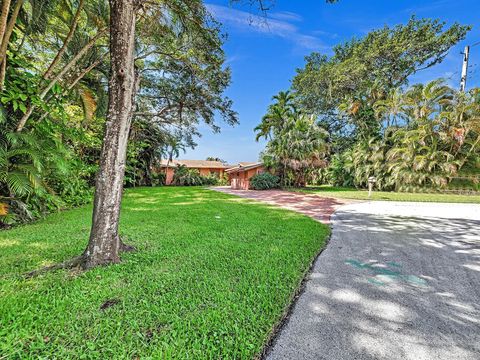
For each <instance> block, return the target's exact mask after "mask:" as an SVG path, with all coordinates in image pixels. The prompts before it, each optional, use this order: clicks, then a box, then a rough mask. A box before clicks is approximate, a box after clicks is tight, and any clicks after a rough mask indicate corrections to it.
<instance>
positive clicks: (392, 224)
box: [267, 202, 480, 360]
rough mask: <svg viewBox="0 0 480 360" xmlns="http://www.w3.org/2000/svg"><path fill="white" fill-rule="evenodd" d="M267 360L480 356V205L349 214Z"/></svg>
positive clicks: (401, 206)
mask: <svg viewBox="0 0 480 360" xmlns="http://www.w3.org/2000/svg"><path fill="white" fill-rule="evenodd" d="M267 359H269V360H279V359H288V360H295V359H312V360H313V359H315V360H319V359H328V360H335V359H339V360H340V359H342V360H343V359H389V360H390V359H399V360H400V359H402V360H403V359H412V360H421V359H431V360H434V359H435V360H437V359H445V360H453V359H462V360H474V359H480V205H467V204H433V203H430V204H425V203H396V202H366V203H357V204H350V205H346V206H344V207H342V208H340V209H339V210H338V211H337V212H336V213H335V215H334V216H333V233H332V238H331V241H330V243H329V245H328V246H327V249H326V250H325V251H324V252H323V253H322V254H321V255H320V256H319V258H318V259H317V262H316V263H315V265H314V269H313V272H312V273H311V274H310V277H309V280H308V281H307V284H306V288H305V291H304V293H303V294H302V295H301V296H300V298H299V299H298V301H297V303H296V304H295V306H294V309H293V312H292V314H291V317H290V318H289V320H288V322H287V323H286V325H285V327H284V328H283V330H282V331H281V332H280V334H279V335H278V336H277V338H276V341H275V343H274V345H273V348H272V349H271V351H270V352H269V354H268V355H267Z"/></svg>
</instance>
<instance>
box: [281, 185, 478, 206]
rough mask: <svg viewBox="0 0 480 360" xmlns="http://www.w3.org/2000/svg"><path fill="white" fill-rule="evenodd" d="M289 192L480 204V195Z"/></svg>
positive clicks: (339, 190) (339, 189) (335, 189)
mask: <svg viewBox="0 0 480 360" xmlns="http://www.w3.org/2000/svg"><path fill="white" fill-rule="evenodd" d="M289 190H292V191H300V192H307V193H313V194H317V195H320V196H326V197H333V198H337V199H356V200H388V201H421V202H446V203H478V204H480V195H455V194H435V193H403V192H387V191H374V192H373V193H372V197H371V198H369V197H368V191H367V190H357V189H354V188H344V187H336V186H329V185H324V186H310V187H307V188H304V189H289Z"/></svg>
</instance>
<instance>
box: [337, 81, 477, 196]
mask: <svg viewBox="0 0 480 360" xmlns="http://www.w3.org/2000/svg"><path fill="white" fill-rule="evenodd" d="M479 94H480V92H479V90H478V89H474V90H472V91H470V92H469V93H463V92H459V91H455V90H453V89H452V88H451V87H449V86H447V85H445V84H444V82H443V81H442V80H436V81H432V82H430V83H428V84H425V85H422V84H419V85H414V86H413V87H411V88H410V89H408V90H406V91H404V90H402V89H394V90H392V91H391V92H390V94H389V95H388V96H387V97H386V98H385V99H382V100H378V101H376V102H375V103H374V104H373V108H374V110H375V114H376V116H377V119H378V120H379V121H380V122H381V125H382V131H381V133H380V134H378V135H376V136H372V137H371V138H369V139H367V140H363V141H360V142H358V143H357V144H356V145H355V146H354V147H353V149H351V150H349V151H347V152H346V153H345V154H344V163H343V165H344V166H345V167H346V169H347V173H346V174H345V173H344V174H343V176H351V177H352V182H353V184H354V185H356V186H365V185H366V183H367V179H368V177H370V176H375V177H376V178H377V186H378V187H379V188H381V189H396V190H406V189H412V188H434V189H438V188H446V187H447V186H448V185H449V183H451V181H452V180H454V179H455V178H457V177H462V176H463V177H468V178H470V179H471V181H472V182H473V183H475V182H476V181H478V178H477V175H478V174H480V101H479ZM343 181H346V182H348V180H345V179H344V180H343Z"/></svg>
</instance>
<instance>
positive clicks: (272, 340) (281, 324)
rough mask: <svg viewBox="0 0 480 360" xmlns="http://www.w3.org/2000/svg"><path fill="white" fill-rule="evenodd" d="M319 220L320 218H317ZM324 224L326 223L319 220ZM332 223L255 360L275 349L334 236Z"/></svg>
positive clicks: (262, 359) (263, 359)
mask: <svg viewBox="0 0 480 360" xmlns="http://www.w3.org/2000/svg"><path fill="white" fill-rule="evenodd" d="M333 215H334V214H332V215H331V216H330V217H331V218H332V217H333ZM315 221H318V220H315ZM318 222H319V223H320V224H322V225H326V224H323V223H321V222H320V221H318ZM332 224H333V223H330V224H329V225H326V226H327V227H328V228H329V233H328V235H327V236H326V238H325V243H324V244H323V246H322V248H321V249H320V250H319V252H318V253H317V254H316V255H315V256H314V257H313V259H312V261H311V262H310V264H309V266H308V268H307V270H305V272H304V274H303V276H302V279H301V280H300V282H299V284H298V286H297V288H296V290H295V291H294V293H293V294H292V296H291V297H290V299H289V304H288V305H287V307H286V308H285V309H284V311H283V313H282V315H281V316H280V319H279V320H278V321H277V323H276V324H274V325H273V327H272V329H271V331H270V334H269V336H268V337H267V339H266V341H265V342H264V344H263V346H262V350H261V351H260V353H259V354H257V355H256V356H255V357H254V359H255V360H265V359H266V358H267V356H268V355H269V354H270V353H271V351H272V350H273V348H274V346H275V344H276V343H277V340H278V337H279V336H280V334H281V333H282V331H283V329H284V328H285V326H286V325H287V324H288V322H289V320H290V317H291V315H292V313H293V311H294V309H295V306H296V305H297V302H298V299H299V298H300V296H302V294H303V293H304V292H305V288H306V286H307V282H308V280H309V278H310V275H311V274H312V272H313V268H314V267H315V264H316V263H317V260H318V259H319V258H320V255H322V253H323V252H324V251H325V250H326V248H327V246H328V244H329V243H330V240H331V238H332Z"/></svg>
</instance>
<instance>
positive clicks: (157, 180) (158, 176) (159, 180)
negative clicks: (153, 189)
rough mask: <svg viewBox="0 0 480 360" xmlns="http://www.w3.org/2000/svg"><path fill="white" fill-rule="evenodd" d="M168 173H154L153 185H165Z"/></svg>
mask: <svg viewBox="0 0 480 360" xmlns="http://www.w3.org/2000/svg"><path fill="white" fill-rule="evenodd" d="M166 179H167V175H166V174H165V173H164V172H155V173H152V186H164V185H165V181H166Z"/></svg>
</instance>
